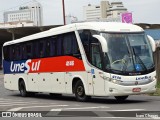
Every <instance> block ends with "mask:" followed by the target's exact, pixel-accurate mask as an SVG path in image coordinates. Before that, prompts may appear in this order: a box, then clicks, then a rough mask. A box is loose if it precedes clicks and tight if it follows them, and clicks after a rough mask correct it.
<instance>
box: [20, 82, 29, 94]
mask: <svg viewBox="0 0 160 120" xmlns="http://www.w3.org/2000/svg"><path fill="white" fill-rule="evenodd" d="M19 91H20V94H21V96H22V97H26V96H27V95H28V92H27V91H26V86H25V83H24V81H23V80H22V81H20V83H19Z"/></svg>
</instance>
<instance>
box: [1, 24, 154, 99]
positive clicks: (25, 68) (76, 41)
mask: <svg viewBox="0 0 160 120" xmlns="http://www.w3.org/2000/svg"><path fill="white" fill-rule="evenodd" d="M154 51H155V43H154V40H153V39H152V38H151V37H150V36H147V35H146V34H145V33H144V30H143V29H142V28H141V27H139V26H136V25H132V24H125V23H114V22H84V23H74V24H70V25H66V26H61V27H57V28H53V29H50V30H48V31H45V32H40V33H37V34H34V35H30V36H26V37H23V38H20V39H17V40H13V41H9V42H6V43H4V45H3V69H4V86H5V88H6V89H9V90H19V91H20V94H21V96H23V97H25V96H28V95H30V94H33V93H39V92H45V93H49V94H50V95H55V96H56V95H61V94H75V97H76V99H77V100H78V101H86V100H87V99H88V98H90V97H91V96H114V97H115V98H116V99H117V100H120V101H121V100H125V99H126V98H127V97H128V96H129V95H134V94H143V93H153V92H154V91H155V90H156V81H157V80H156V71H155V66H154V61H153V52H154Z"/></svg>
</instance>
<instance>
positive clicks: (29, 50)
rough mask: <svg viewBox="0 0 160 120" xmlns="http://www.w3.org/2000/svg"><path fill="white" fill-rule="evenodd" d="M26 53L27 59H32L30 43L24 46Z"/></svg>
mask: <svg viewBox="0 0 160 120" xmlns="http://www.w3.org/2000/svg"><path fill="white" fill-rule="evenodd" d="M26 52H27V59H31V58H32V57H33V55H32V43H27V44H26Z"/></svg>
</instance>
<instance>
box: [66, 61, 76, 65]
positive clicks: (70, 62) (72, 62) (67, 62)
mask: <svg viewBox="0 0 160 120" xmlns="http://www.w3.org/2000/svg"><path fill="white" fill-rule="evenodd" d="M66 66H74V61H66Z"/></svg>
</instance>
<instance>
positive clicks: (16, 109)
mask: <svg viewBox="0 0 160 120" xmlns="http://www.w3.org/2000/svg"><path fill="white" fill-rule="evenodd" d="M66 106H69V105H48V106H27V107H17V108H12V109H9V110H7V111H19V110H21V109H25V108H44V107H66Z"/></svg>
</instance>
